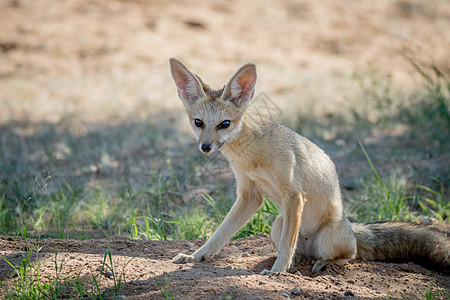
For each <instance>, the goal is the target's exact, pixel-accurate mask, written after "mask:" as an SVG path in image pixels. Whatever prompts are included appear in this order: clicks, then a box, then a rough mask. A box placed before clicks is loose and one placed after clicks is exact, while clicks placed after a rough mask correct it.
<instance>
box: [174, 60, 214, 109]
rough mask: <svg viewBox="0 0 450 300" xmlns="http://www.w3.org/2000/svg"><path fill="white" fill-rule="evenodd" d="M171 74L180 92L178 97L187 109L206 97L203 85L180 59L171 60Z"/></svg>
mask: <svg viewBox="0 0 450 300" xmlns="http://www.w3.org/2000/svg"><path fill="white" fill-rule="evenodd" d="M169 63H170V72H171V73H172V77H173V80H174V81H175V85H176V86H177V90H178V97H179V98H180V99H181V101H182V102H183V105H184V106H185V107H189V106H191V105H193V104H194V103H195V102H197V101H198V100H199V99H202V98H204V97H205V96H206V94H205V92H204V91H203V87H202V84H201V83H200V81H199V80H198V78H197V76H195V75H194V74H193V73H192V72H191V71H189V69H188V68H187V67H186V66H185V65H184V64H183V63H182V62H181V61H179V60H178V59H176V58H170V59H169Z"/></svg>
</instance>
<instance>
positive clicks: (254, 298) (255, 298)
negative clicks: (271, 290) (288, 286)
mask: <svg viewBox="0 0 450 300" xmlns="http://www.w3.org/2000/svg"><path fill="white" fill-rule="evenodd" d="M252 300H264V299H263V297H261V296H254V297H253V298H252Z"/></svg>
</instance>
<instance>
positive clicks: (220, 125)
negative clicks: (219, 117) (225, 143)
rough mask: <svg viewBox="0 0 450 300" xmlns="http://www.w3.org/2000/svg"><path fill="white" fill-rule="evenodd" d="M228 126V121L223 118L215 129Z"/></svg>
mask: <svg viewBox="0 0 450 300" xmlns="http://www.w3.org/2000/svg"><path fill="white" fill-rule="evenodd" d="M229 126H230V121H228V120H225V121H223V122H222V123H220V124H219V125H217V129H225V128H228V127H229Z"/></svg>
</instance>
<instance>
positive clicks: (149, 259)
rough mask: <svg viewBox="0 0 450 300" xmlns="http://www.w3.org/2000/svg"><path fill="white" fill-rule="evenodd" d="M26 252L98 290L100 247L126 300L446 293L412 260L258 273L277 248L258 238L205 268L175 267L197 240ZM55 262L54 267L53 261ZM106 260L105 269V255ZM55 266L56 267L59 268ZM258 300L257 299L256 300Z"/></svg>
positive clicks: (107, 242)
mask: <svg viewBox="0 0 450 300" xmlns="http://www.w3.org/2000/svg"><path fill="white" fill-rule="evenodd" d="M27 243H28V247H29V248H30V247H31V248H33V247H32V245H34V246H35V247H34V248H35V249H40V250H39V252H38V254H37V255H36V253H33V254H32V255H31V259H32V260H33V263H34V264H36V263H37V262H38V261H39V262H40V272H41V280H42V281H44V282H45V280H48V279H47V278H53V279H54V278H56V275H57V270H56V267H55V265H57V266H58V272H59V276H60V278H68V279H74V278H77V276H78V277H79V278H81V279H82V280H83V281H85V282H88V283H89V282H92V278H93V276H95V275H97V274H101V275H99V276H98V277H97V279H98V282H99V285H100V288H101V289H102V290H105V289H107V288H113V287H114V278H113V274H112V273H111V272H110V270H109V269H108V268H104V270H103V271H102V265H103V261H104V257H105V251H106V250H107V249H109V250H110V252H111V255H112V256H111V257H112V262H113V270H114V273H115V274H114V275H115V276H117V278H118V277H120V276H122V278H123V279H124V281H125V282H126V283H125V284H122V286H121V289H120V294H121V295H124V296H125V297H126V299H163V295H162V292H161V290H160V288H165V289H166V290H170V289H171V290H172V293H173V296H174V298H175V299H222V298H224V299H229V298H231V299H286V298H288V297H291V298H298V299H303V298H306V299H341V298H346V299H347V298H354V299H373V298H386V297H391V298H416V297H418V298H424V295H425V294H426V293H427V291H428V290H429V288H430V287H431V286H432V285H433V287H434V289H435V290H436V289H446V290H448V289H449V288H450V278H449V276H445V275H443V274H439V273H434V272H432V271H429V270H427V269H425V268H423V267H421V266H418V265H415V264H413V263H408V264H392V263H378V262H362V261H354V262H351V263H349V264H347V265H346V266H344V267H338V266H331V267H330V266H329V267H327V269H326V270H324V271H322V272H321V273H320V274H317V275H312V274H311V272H310V270H311V266H312V262H313V261H312V260H305V261H303V262H301V263H299V265H298V266H297V267H296V268H294V269H290V270H289V273H286V274H279V275H273V276H261V275H259V272H260V271H262V270H263V269H265V268H270V266H271V265H272V263H273V262H274V260H275V256H276V251H275V248H274V247H273V245H272V244H271V242H270V239H269V238H268V237H267V236H265V235H260V236H258V237H254V238H245V239H240V240H236V241H233V242H230V243H228V244H227V245H226V246H225V248H224V249H223V250H222V251H221V252H220V253H219V254H218V255H217V256H215V257H214V258H213V259H210V260H207V261H205V262H204V263H190V264H185V265H175V264H173V263H172V262H171V258H172V257H173V256H174V255H176V254H177V253H178V252H184V253H190V252H192V251H193V250H194V249H197V248H198V247H200V246H201V245H202V244H203V243H204V241H192V242H189V241H143V240H133V239H129V238H125V237H113V238H110V239H99V240H84V241H77V240H55V239H41V240H36V239H28V240H27ZM0 249H1V250H0V255H1V256H2V257H5V258H6V259H7V260H8V261H10V262H11V263H13V264H17V263H18V262H19V261H20V256H21V255H26V252H25V250H26V249H27V245H26V243H25V241H24V239H23V238H16V237H9V236H0ZM55 258H56V261H57V264H55ZM106 263H107V264H109V258H107V260H106ZM61 264H62V265H61ZM10 271H11V267H10V265H9V264H7V263H6V262H5V261H1V262H0V279H1V280H2V281H3V282H4V283H5V284H6V285H11V284H13V282H14V281H15V280H17V278H16V277H15V276H13V275H12V274H11V272H10ZM258 296H259V297H260V298H258Z"/></svg>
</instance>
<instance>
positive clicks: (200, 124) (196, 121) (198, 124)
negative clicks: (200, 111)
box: [194, 119, 205, 128]
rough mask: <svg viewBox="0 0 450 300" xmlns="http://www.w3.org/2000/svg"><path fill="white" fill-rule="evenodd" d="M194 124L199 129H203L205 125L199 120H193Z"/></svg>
mask: <svg viewBox="0 0 450 300" xmlns="http://www.w3.org/2000/svg"><path fill="white" fill-rule="evenodd" d="M194 123H195V126H197V127H200V128H203V127H205V124H203V121H202V120H200V119H195V120H194Z"/></svg>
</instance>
